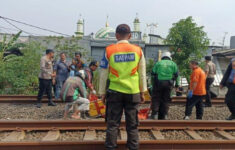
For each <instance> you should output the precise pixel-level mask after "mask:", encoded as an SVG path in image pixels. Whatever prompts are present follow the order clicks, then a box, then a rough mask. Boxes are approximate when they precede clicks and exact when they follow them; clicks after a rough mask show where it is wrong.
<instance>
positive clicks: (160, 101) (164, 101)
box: [151, 81, 172, 119]
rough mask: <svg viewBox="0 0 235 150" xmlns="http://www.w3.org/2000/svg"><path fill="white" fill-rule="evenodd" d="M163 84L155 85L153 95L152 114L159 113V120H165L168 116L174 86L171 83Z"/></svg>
mask: <svg viewBox="0 0 235 150" xmlns="http://www.w3.org/2000/svg"><path fill="white" fill-rule="evenodd" d="M160 82H161V81H160ZM163 82H165V83H163ZM163 82H162V83H159V84H158V85H155V86H154V87H153V93H152V105H151V109H152V112H155V113H158V119H163V118H164V116H165V115H167V114H168V110H169V103H170V101H171V90H172V85H171V84H170V82H169V81H163Z"/></svg>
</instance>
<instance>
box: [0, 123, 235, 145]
mask: <svg viewBox="0 0 235 150" xmlns="http://www.w3.org/2000/svg"><path fill="white" fill-rule="evenodd" d="M124 126H125V122H121V128H124ZM105 128H106V127H105V122H104V121H98V120H90V121H87V120H81V121H61V120H57V121H0V131H33V130H37V131H40V130H43V131H51V130H66V131H67V130H86V131H87V130H105ZM139 129H143V130H155V131H159V130H191V131H193V130H195V131H196V130H213V131H222V130H235V121H172V120H162V121H150V120H146V121H141V122H140V125H139ZM125 145H126V140H119V141H118V149H117V150H123V149H126V147H125ZM6 149H7V150H19V149H22V150H32V149H33V150H41V149H50V150H67V149H69V150H77V149H82V150H90V149H97V150H99V149H104V141H99V140H92V141H90V140H88V141H87V140H83V141H32V142H29V141H13V142H8V141H7V142H2V141H1V142H0V150H6ZM154 149H159V150H160V149H161V150H162V149H170V150H180V149H185V150H186V149H194V150H196V149H204V150H206V149H210V150H211V149H216V150H218V149H220V150H228V149H230V150H231V149H235V140H234V139H228V140H197V139H195V140H165V139H164V140H141V141H140V150H154Z"/></svg>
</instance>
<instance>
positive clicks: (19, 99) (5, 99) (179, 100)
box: [0, 95, 224, 105]
mask: <svg viewBox="0 0 235 150" xmlns="http://www.w3.org/2000/svg"><path fill="white" fill-rule="evenodd" d="M36 100H37V96H35V95H29V96H25V95H0V103H11V102H12V103H34V102H35V101H36ZM54 101H55V100H54ZM42 102H45V103H47V102H48V100H47V98H46V97H45V96H44V97H43V99H42ZM55 102H56V103H61V102H62V101H60V100H57V101H55ZM185 102H186V97H173V98H172V103H173V104H185ZM146 103H150V101H146ZM212 104H218V105H221V104H224V98H214V99H212Z"/></svg>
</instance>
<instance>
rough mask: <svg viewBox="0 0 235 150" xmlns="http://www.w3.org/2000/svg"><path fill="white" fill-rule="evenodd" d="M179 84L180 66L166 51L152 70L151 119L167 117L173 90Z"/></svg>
mask: <svg viewBox="0 0 235 150" xmlns="http://www.w3.org/2000/svg"><path fill="white" fill-rule="evenodd" d="M175 80H176V84H175V87H178V85H179V79H178V67H177V65H176V64H175V63H174V62H173V61H172V58H171V53H170V52H165V53H163V55H162V60H161V61H159V62H157V63H156V64H155V65H154V67H153V70H152V84H153V85H152V86H153V91H152V105H151V108H152V114H151V119H154V120H157V119H163V120H165V119H167V113H168V110H169V102H170V100H171V98H170V95H171V90H172V88H173V86H174V81H175Z"/></svg>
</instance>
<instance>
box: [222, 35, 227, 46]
mask: <svg viewBox="0 0 235 150" xmlns="http://www.w3.org/2000/svg"><path fill="white" fill-rule="evenodd" d="M227 34H228V32H224V37H223V41H222V49H223V50H224V43H225V39H226V36H227Z"/></svg>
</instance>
